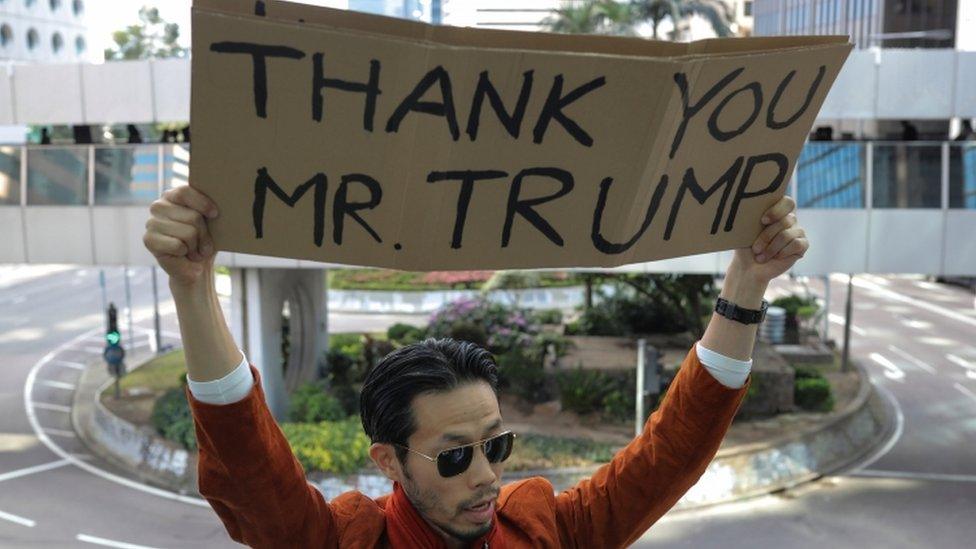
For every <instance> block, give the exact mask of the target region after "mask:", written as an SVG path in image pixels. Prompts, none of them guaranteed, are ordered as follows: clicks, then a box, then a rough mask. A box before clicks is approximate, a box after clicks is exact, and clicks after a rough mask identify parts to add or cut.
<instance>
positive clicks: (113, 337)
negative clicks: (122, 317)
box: [105, 303, 122, 345]
mask: <svg viewBox="0 0 976 549" xmlns="http://www.w3.org/2000/svg"><path fill="white" fill-rule="evenodd" d="M105 341H106V342H108V344H109V345H119V344H120V343H121V342H122V334H121V333H119V322H118V311H116V309H115V304H114V303H109V304H108V331H107V332H105Z"/></svg>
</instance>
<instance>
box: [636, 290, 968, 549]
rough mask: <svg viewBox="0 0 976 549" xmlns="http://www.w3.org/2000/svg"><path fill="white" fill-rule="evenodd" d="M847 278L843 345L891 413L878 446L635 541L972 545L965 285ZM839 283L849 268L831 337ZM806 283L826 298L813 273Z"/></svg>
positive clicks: (678, 517) (837, 327) (725, 546)
mask: <svg viewBox="0 0 976 549" xmlns="http://www.w3.org/2000/svg"><path fill="white" fill-rule="evenodd" d="M854 280H855V287H854V312H853V315H852V316H853V322H852V323H851V329H852V334H851V337H852V346H851V352H852V356H853V357H855V358H856V359H857V360H859V361H860V362H861V363H862V364H864V365H865V367H866V368H867V370H868V372H869V373H870V377H871V380H872V382H873V383H875V384H876V385H877V386H878V387H879V388H880V390H881V391H882V392H883V394H885V396H887V397H888V398H889V401H890V403H891V405H892V407H893V411H894V412H895V414H896V417H897V423H896V425H895V427H896V428H895V430H894V432H893V434H892V436H891V438H890V439H889V440H888V441H887V443H886V444H885V445H883V447H881V448H879V450H878V451H877V452H875V453H874V454H873V455H872V456H869V458H868V459H866V460H865V461H864V462H862V463H859V464H857V465H856V466H855V467H852V468H851V469H850V470H848V471H844V472H841V473H838V474H836V475H834V476H830V477H826V478H824V479H822V480H821V481H818V482H815V483H812V484H809V485H806V486H803V487H800V488H798V489H795V490H792V491H789V492H787V493H785V494H781V495H776V496H766V497H761V498H756V499H753V500H748V501H743V502H737V503H734V504H729V505H723V506H717V507H714V508H711V509H708V510H705V511H698V512H687V513H672V514H669V515H667V516H666V517H665V518H664V519H662V520H661V521H659V522H658V523H657V524H656V525H654V526H653V527H652V528H651V529H650V530H649V531H648V532H647V533H646V534H645V535H644V537H643V538H642V539H641V540H640V542H638V543H637V544H635V547H641V548H652V547H695V548H707V547H717V548H718V547H720V548H722V549H733V548H737V547H741V548H750V549H754V548H756V547H788V548H790V549H801V548H811V549H823V547H831V548H835V547H836V548H844V547H858V548H862V547H872V548H873V547H883V548H886V549H887V548H899V547H905V548H908V547H911V548H917V547H928V548H943V547H944V548H959V547H972V546H973V545H972V543H973V539H976V520H974V518H976V515H974V511H973V510H974V509H976V309H974V306H973V294H972V292H971V291H967V290H963V289H960V288H956V287H952V286H946V285H942V284H934V283H931V282H928V281H925V280H922V279H920V278H918V277H914V278H913V277H877V276H869V275H864V276H857V277H855V279H854ZM846 287H847V277H846V276H834V277H832V278H831V304H830V313H831V316H830V318H831V322H830V335H831V337H832V338H834V339H835V340H837V341H842V330H843V323H844V316H843V314H844V299H845V297H846ZM810 288H811V289H812V290H814V291H816V292H817V293H819V295H823V284H820V283H818V281H811V282H810ZM783 289H784V288H783V286H782V285H780V286H778V287H777V288H776V290H778V291H779V292H782V291H783Z"/></svg>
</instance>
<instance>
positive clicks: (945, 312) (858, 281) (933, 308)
mask: <svg viewBox="0 0 976 549" xmlns="http://www.w3.org/2000/svg"><path fill="white" fill-rule="evenodd" d="M845 278H846V277H845ZM854 285H855V286H860V287H861V288H866V289H869V290H874V291H875V292H877V293H879V294H881V295H883V296H885V297H888V298H891V299H894V300H895V301H901V302H902V303H908V304H910V305H914V306H916V307H918V308H920V309H925V310H927V311H930V312H933V313H935V314H937V315H941V316H944V317H946V318H951V319H952V320H958V321H959V322H962V323H964V324H969V325H970V326H976V318H974V317H969V316H966V315H964V314H962V313H958V312H956V311H953V310H950V309H946V308H945V307H940V306H938V305H933V304H931V303H926V302H925V301H919V300H918V299H915V298H912V297H908V296H905V295H901V294H900V293H898V292H893V291H891V290H889V289H887V288H882V287H881V286H879V285H877V284H872V283H870V282H868V281H866V280H864V279H862V278H861V277H855V278H854Z"/></svg>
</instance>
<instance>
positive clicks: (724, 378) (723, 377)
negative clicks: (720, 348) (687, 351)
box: [695, 342, 752, 389]
mask: <svg viewBox="0 0 976 549" xmlns="http://www.w3.org/2000/svg"><path fill="white" fill-rule="evenodd" d="M695 351H696V352H697V354H698V361H699V362H701V363H702V366H704V367H705V369H706V370H708V373H710V374H712V377H714V378H715V379H716V380H718V382H719V383H721V384H722V385H725V386H726V387H728V388H730V389H741V388H742V386H743V385H745V384H746V378H748V377H749V372H750V371H752V359H751V358H750V359H749V360H736V359H734V358H729V357H727V356H725V355H722V354H719V353H716V352H715V351H712V350H710V349H706V348H705V347H703V346H702V344H701V342H698V343H696V344H695Z"/></svg>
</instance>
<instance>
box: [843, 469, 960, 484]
mask: <svg viewBox="0 0 976 549" xmlns="http://www.w3.org/2000/svg"><path fill="white" fill-rule="evenodd" d="M855 475H857V476H865V477H887V478H908V479H914V480H940V481H946V482H976V475H948V474H945V473H914V472H911V471H884V470H881V469H870V470H867V471H858V472H857V473H855Z"/></svg>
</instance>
